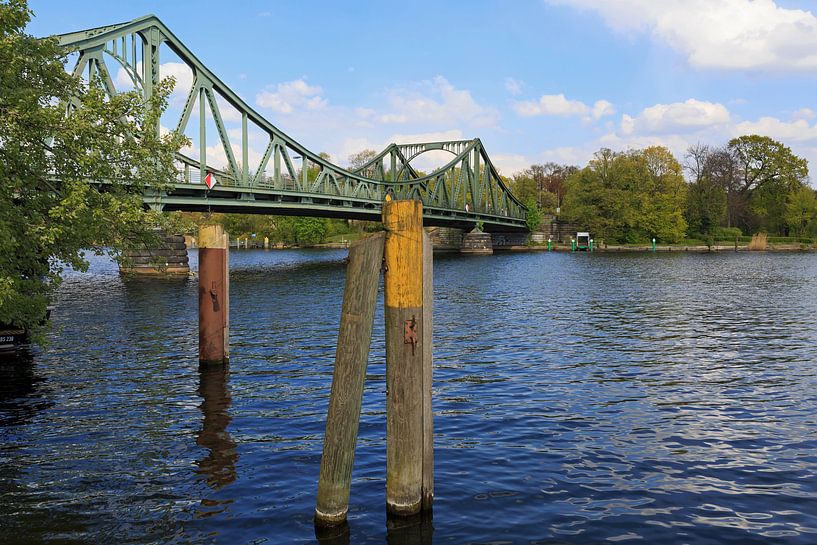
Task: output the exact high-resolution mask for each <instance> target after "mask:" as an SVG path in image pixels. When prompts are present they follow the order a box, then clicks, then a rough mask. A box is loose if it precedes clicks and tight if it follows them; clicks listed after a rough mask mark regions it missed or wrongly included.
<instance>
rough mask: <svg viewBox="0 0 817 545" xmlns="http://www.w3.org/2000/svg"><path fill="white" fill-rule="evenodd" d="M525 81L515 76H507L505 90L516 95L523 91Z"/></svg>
mask: <svg viewBox="0 0 817 545" xmlns="http://www.w3.org/2000/svg"><path fill="white" fill-rule="evenodd" d="M523 86H524V83H523V82H521V81H519V80H518V79H514V78H505V90H506V91H508V92H509V93H510V94H512V95H514V96H516V95H518V94H519V93H521V92H522V87H523Z"/></svg>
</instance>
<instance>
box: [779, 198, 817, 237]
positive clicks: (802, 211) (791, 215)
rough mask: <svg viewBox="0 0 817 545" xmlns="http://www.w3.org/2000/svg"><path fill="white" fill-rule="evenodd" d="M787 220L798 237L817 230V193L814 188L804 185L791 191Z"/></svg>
mask: <svg viewBox="0 0 817 545" xmlns="http://www.w3.org/2000/svg"><path fill="white" fill-rule="evenodd" d="M785 221H786V224H787V225H788V227H789V229H790V231H791V232H792V233H793V234H794V235H796V236H798V237H805V236H811V235H814V234H815V232H817V195H815V193H814V190H813V189H811V188H810V187H807V186H803V187H800V188H798V189H796V190H794V191H792V192H791V193H789V195H788V196H787V198H786V212H785Z"/></svg>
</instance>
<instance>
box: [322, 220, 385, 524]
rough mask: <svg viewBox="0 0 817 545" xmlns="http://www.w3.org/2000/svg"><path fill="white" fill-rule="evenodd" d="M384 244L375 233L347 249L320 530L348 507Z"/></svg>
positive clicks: (341, 517)
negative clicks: (347, 258)
mask: <svg viewBox="0 0 817 545" xmlns="http://www.w3.org/2000/svg"><path fill="white" fill-rule="evenodd" d="M383 240H384V234H383V233H378V234H377V235H375V236H373V237H369V238H367V239H364V240H361V241H359V242H356V243H354V244H352V246H351V247H350V249H349V264H348V266H347V268H346V289H345V291H344V294H343V307H342V310H341V317H340V331H339V333H338V346H337V350H336V352H335V371H334V374H333V377H332V393H331V396H330V398H329V411H328V414H327V418H326V433H325V435H324V443H323V456H322V457H321V470H320V478H319V480H318V498H317V502H316V507H315V522H316V523H317V524H318V525H320V526H326V525H336V524H342V523H343V522H344V521H345V520H346V513H347V511H348V508H349V487H350V485H351V482H352V464H353V463H354V458H355V440H356V439H357V432H358V427H359V423H360V406H361V403H362V401H363V384H364V381H365V379H366V366H367V364H368V360H369V346H370V344H371V338H372V324H373V322H374V310H375V302H376V301H377V286H378V280H379V278H380V268H381V266H382V263H383Z"/></svg>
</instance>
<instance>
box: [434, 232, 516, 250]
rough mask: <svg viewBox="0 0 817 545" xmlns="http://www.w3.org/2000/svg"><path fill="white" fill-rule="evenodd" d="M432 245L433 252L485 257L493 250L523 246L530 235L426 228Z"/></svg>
mask: <svg viewBox="0 0 817 545" xmlns="http://www.w3.org/2000/svg"><path fill="white" fill-rule="evenodd" d="M426 231H427V232H428V234H429V236H430V237H431V241H432V243H433V244H434V251H435V252H451V253H454V252H459V253H462V254H473V255H487V254H492V253H493V252H494V250H505V249H510V248H511V247H513V246H524V245H526V244H527V243H528V240H529V237H530V234H529V233H527V232H496V233H487V232H480V231H476V230H472V231H465V230H464V229H457V228H454V227H426Z"/></svg>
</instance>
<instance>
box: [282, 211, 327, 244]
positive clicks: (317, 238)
mask: <svg viewBox="0 0 817 545" xmlns="http://www.w3.org/2000/svg"><path fill="white" fill-rule="evenodd" d="M275 225H276V228H275V232H274V239H275V240H280V241H283V242H287V243H294V244H304V245H310V244H319V243H321V242H323V241H324V240H326V235H327V232H328V230H329V220H327V219H326V218H308V217H286V216H285V217H278V218H276V223H275Z"/></svg>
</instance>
